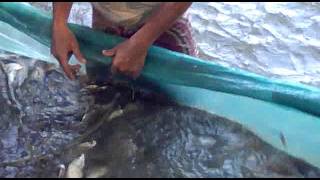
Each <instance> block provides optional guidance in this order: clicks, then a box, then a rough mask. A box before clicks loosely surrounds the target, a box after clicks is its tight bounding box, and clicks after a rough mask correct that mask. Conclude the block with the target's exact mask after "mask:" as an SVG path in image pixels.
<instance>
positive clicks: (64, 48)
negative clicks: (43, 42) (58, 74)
mask: <svg viewBox="0 0 320 180" xmlns="http://www.w3.org/2000/svg"><path fill="white" fill-rule="evenodd" d="M51 53H52V55H53V56H54V57H56V58H57V59H58V61H59V63H60V65H61V66H62V68H63V71H64V72H65V73H66V75H67V76H68V78H69V79H71V80H74V79H75V75H76V73H77V72H78V71H79V70H80V67H81V66H80V64H76V65H70V64H69V59H70V57H71V55H72V54H74V55H75V57H76V58H77V60H78V61H79V62H80V63H86V60H85V58H84V56H83V55H82V53H81V52H80V49H79V45H78V42H77V39H76V37H75V36H74V34H73V33H72V32H71V31H70V30H69V28H68V27H66V26H53V31H52V42H51Z"/></svg>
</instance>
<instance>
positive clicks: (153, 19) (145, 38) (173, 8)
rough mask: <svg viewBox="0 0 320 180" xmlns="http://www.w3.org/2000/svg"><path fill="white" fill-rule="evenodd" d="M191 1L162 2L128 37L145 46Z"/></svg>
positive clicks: (181, 13)
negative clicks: (137, 29)
mask: <svg viewBox="0 0 320 180" xmlns="http://www.w3.org/2000/svg"><path fill="white" fill-rule="evenodd" d="M191 4H192V2H166V3H163V4H162V5H161V6H160V7H159V9H158V10H157V11H155V12H154V13H153V14H152V15H151V16H150V18H149V19H148V20H147V21H146V23H145V24H144V26H143V27H142V28H140V29H139V31H137V32H136V33H135V34H134V35H133V36H132V37H131V38H130V39H133V40H135V41H137V42H139V43H143V44H145V45H146V46H150V45H152V44H153V42H154V41H155V40H156V39H157V38H158V37H159V36H160V35H161V34H162V33H163V32H164V31H166V30H168V29H169V28H170V27H171V26H172V24H173V23H174V22H175V21H176V20H177V19H178V18H179V17H180V16H181V15H183V13H184V12H185V11H186V10H187V9H188V8H189V7H190V5H191Z"/></svg>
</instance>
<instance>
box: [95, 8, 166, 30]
mask: <svg viewBox="0 0 320 180" xmlns="http://www.w3.org/2000/svg"><path fill="white" fill-rule="evenodd" d="M160 4H161V2H92V6H93V9H94V11H97V12H98V13H99V15H100V16H101V17H102V18H103V19H105V20H106V21H108V22H110V23H112V25H113V26H121V27H124V28H126V29H132V28H135V27H137V26H139V25H141V24H143V23H144V21H145V20H146V18H147V17H148V16H150V15H151V13H152V12H153V11H154V10H155V9H157V8H158V7H159V5H160ZM101 17H100V18H101Z"/></svg>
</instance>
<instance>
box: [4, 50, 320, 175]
mask: <svg viewBox="0 0 320 180" xmlns="http://www.w3.org/2000/svg"><path fill="white" fill-rule="evenodd" d="M0 54H1V56H0V57H1V61H0V62H1V71H0V85H1V95H0V101H1V104H3V106H2V107H3V108H1V110H0V111H1V113H0V114H1V116H0V125H1V126H0V128H1V129H0V132H1V137H0V147H1V148H0V160H1V161H0V162H1V163H0V177H58V174H59V172H60V173H61V172H62V168H61V167H62V166H65V167H68V165H69V164H70V162H71V161H73V160H74V159H75V158H77V157H79V156H80V155H81V154H84V157H85V161H84V169H83V170H81V171H80V172H83V175H84V177H319V176H320V170H319V169H317V168H314V167H312V166H311V165H308V164H307V163H305V162H302V161H300V160H297V159H295V158H293V157H290V156H288V155H286V154H285V153H283V152H280V151H278V150H276V149H274V148H273V147H271V146H270V145H268V144H266V143H264V142H263V141H261V140H260V139H259V138H257V137H256V136H255V135H254V134H252V133H250V132H249V131H247V130H246V129H245V128H244V127H242V126H241V125H239V124H236V123H234V122H231V121H229V120H227V119H223V118H221V117H217V116H214V115H211V114H208V113H206V112H202V111H199V110H196V109H191V108H187V107H181V106H177V105H176V104H174V103H172V102H170V101H168V100H167V99H165V98H164V97H161V96H159V95H157V94H153V93H151V92H147V91H142V90H139V89H137V90H135V91H132V89H131V88H129V87H128V86H127V85H126V84H119V83H117V84H113V83H111V82H109V83H105V84H102V85H99V86H97V85H94V84H92V85H89V86H88V85H87V83H88V81H86V80H85V79H84V78H81V79H79V80H78V81H69V80H68V79H67V78H66V77H65V76H64V75H63V72H62V71H61V69H60V68H59V67H56V66H52V65H48V64H46V63H43V62H39V61H36V60H33V59H30V58H26V57H23V56H18V55H15V54H11V53H7V52H3V51H1V52H0ZM9 67H10V68H9ZM9 76H10V77H12V78H11V80H9V79H10V78H9V79H8V77H9ZM10 89H11V91H10ZM14 99H15V100H14ZM93 141H95V142H96V145H95V146H90V145H88V143H87V144H86V145H84V144H81V145H79V144H80V143H85V142H93ZM61 174H63V173H61Z"/></svg>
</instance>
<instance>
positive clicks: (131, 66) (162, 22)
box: [103, 2, 192, 78]
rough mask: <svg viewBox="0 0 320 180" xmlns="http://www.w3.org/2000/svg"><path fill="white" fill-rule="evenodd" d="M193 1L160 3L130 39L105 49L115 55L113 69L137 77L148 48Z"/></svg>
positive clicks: (108, 54) (112, 55) (108, 53)
mask: <svg viewBox="0 0 320 180" xmlns="http://www.w3.org/2000/svg"><path fill="white" fill-rule="evenodd" d="M191 4H192V3H191V2H165V3H163V4H161V5H160V7H159V8H158V10H157V11H155V12H154V13H153V14H152V15H151V16H150V17H149V19H147V21H146V22H145V24H144V25H143V27H142V28H140V29H139V30H138V31H137V32H136V33H135V34H134V35H133V36H131V38H130V39H128V40H126V41H125V42H123V43H121V44H119V45H117V46H116V47H114V48H112V49H110V50H105V51H103V54H104V55H105V56H109V57H113V63H112V69H111V70H112V71H113V72H116V71H120V72H122V73H124V74H127V75H129V76H132V77H133V78H137V77H138V76H139V75H140V72H141V70H142V68H143V66H144V63H145V58H146V55H147V51H148V48H149V47H150V46H151V45H152V44H153V42H154V41H155V40H156V39H158V37H159V36H160V35H161V34H162V33H163V32H165V31H166V30H168V29H169V28H170V27H171V26H172V24H173V23H174V22H175V21H176V20H177V19H178V18H179V17H180V16H181V15H182V14H183V13H184V12H185V11H186V10H187V9H188V8H189V7H190V5H191Z"/></svg>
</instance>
